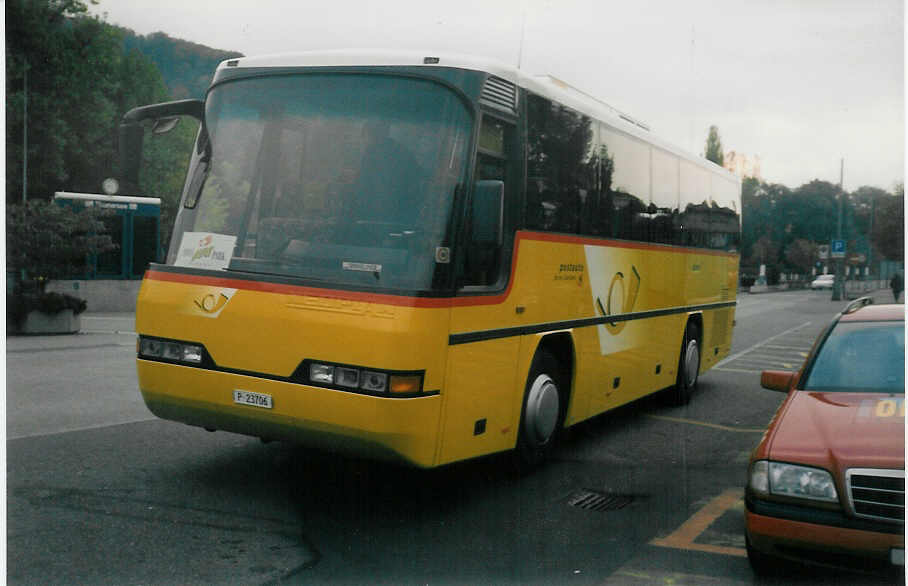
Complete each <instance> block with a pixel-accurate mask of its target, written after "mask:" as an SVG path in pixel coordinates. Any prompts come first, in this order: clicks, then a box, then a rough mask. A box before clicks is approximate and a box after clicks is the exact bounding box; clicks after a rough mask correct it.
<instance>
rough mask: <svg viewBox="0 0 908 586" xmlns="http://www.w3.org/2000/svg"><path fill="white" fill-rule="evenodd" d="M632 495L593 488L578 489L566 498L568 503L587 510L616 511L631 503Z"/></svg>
mask: <svg viewBox="0 0 908 586" xmlns="http://www.w3.org/2000/svg"><path fill="white" fill-rule="evenodd" d="M633 500H634V497H633V496H631V495H627V494H610V493H607V492H597V491H595V490H586V489H584V490H578V491H577V492H575V493H574V494H572V495H571V496H570V498H569V499H568V505H570V506H572V507H577V508H578V509H585V510H587V511H616V510H618V509H623V508H624V507H626V506H627V505H629V504H631V503H632V502H633Z"/></svg>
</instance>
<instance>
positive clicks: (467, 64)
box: [218, 49, 740, 183]
mask: <svg viewBox="0 0 908 586" xmlns="http://www.w3.org/2000/svg"><path fill="white" fill-rule="evenodd" d="M379 66H384V67H392V66H407V67H415V66H423V67H451V68H457V69H468V70H473V71H483V72H486V73H490V74H492V75H494V76H496V77H500V78H501V79H504V80H506V81H508V82H511V83H513V84H515V85H517V86H519V87H522V88H524V89H527V90H529V91H531V92H533V93H535V94H538V95H541V96H543V97H546V98H549V99H552V100H555V101H557V102H559V103H561V104H564V105H565V106H569V107H571V108H574V109H575V110H577V111H579V112H582V113H584V114H586V115H588V116H591V117H593V118H596V119H597V120H600V121H602V122H606V123H608V124H609V125H611V126H612V127H614V128H615V129H616V130H620V131H622V132H624V133H626V134H629V135H631V136H633V137H635V138H638V139H640V140H642V141H644V142H647V143H651V144H653V145H654V146H658V147H660V148H662V149H664V150H666V151H669V152H671V153H673V154H675V155H678V156H680V157H682V158H684V159H685V160H688V161H690V162H692V163H694V164H696V165H697V166H700V167H704V168H707V169H709V170H710V171H712V172H713V173H716V174H719V175H723V176H725V178H726V179H729V180H732V181H735V182H737V183H740V178H738V177H737V176H736V175H734V174H733V173H731V172H730V171H728V170H727V169H724V168H723V167H720V166H719V165H716V164H715V163H713V162H711V161H708V160H706V159H705V158H703V157H698V156H696V155H693V154H691V153H689V152H688V151H686V150H685V149H682V148H680V147H678V146H676V145H673V144H672V143H670V142H668V141H666V140H664V139H662V138H660V137H659V136H657V135H655V134H652V133H651V132H650V129H649V127H648V126H647V125H645V124H643V123H641V122H639V121H637V120H635V119H634V118H632V117H631V116H629V115H628V114H626V113H624V112H622V111H620V110H618V109H617V108H615V107H613V106H611V105H609V104H608V103H606V102H604V101H602V100H600V99H598V98H596V97H594V96H592V95H590V94H588V93H586V92H584V91H582V90H580V89H577V88H575V87H573V86H571V85H570V84H568V83H566V82H564V81H562V80H560V79H558V78H556V77H553V76H551V75H531V74H528V73H527V72H525V71H523V70H521V69H518V68H517V67H515V66H513V65H508V64H505V63H502V62H501V61H497V60H495V59H491V58H487V57H481V56H476V55H466V54H457V53H435V52H431V51H423V52H418V51H394V50H383V49H375V50H366V49H349V50H334V51H307V52H302V53H284V54H276V55H262V56H257V57H238V58H234V59H228V60H226V61H223V62H221V63H220V65H219V66H218V69H219V70H220V69H223V68H228V67H229V68H260V67H379Z"/></svg>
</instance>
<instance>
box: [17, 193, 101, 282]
mask: <svg viewBox="0 0 908 586" xmlns="http://www.w3.org/2000/svg"><path fill="white" fill-rule="evenodd" d="M109 213H110V212H109V211H106V210H100V209H95V208H85V209H81V210H80V209H73V208H70V207H64V206H61V205H58V204H56V203H54V202H50V201H43V200H33V201H29V202H27V203H24V204H15V205H7V207H6V268H7V271H14V272H15V274H16V275H23V276H24V279H23V281H22V282H20V283H17V291H16V293H20V292H24V291H22V288H23V287H24V286H25V285H26V284H34V285H35V288H36V289H37V291H44V287H45V286H46V285H47V282H48V281H51V280H53V279H63V278H67V277H72V276H74V275H80V274H81V275H84V274H85V273H87V272H88V259H89V255H92V254H93V255H98V254H101V253H104V252H107V251H108V250H114V249H116V248H117V246H116V245H115V244H113V242H112V241H111V238H110V236H109V235H108V234H106V233H105V232H106V227H105V225H104V221H103V218H104V217H105V216H106V215H108V214H109Z"/></svg>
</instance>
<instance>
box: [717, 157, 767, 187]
mask: <svg viewBox="0 0 908 586" xmlns="http://www.w3.org/2000/svg"><path fill="white" fill-rule="evenodd" d="M724 160H725V164H724V165H723V167H725V168H726V169H728V170H729V171H731V172H732V173H734V174H735V175H737V176H738V177H741V178H742V179H743V178H744V177H753V178H755V179H759V180H760V181H762V180H763V175H762V174H761V173H760V157H759V155H753V156H752V157H749V156H747V155H745V154H743V153H737V152H735V151H728V152H727V153H725V159H724Z"/></svg>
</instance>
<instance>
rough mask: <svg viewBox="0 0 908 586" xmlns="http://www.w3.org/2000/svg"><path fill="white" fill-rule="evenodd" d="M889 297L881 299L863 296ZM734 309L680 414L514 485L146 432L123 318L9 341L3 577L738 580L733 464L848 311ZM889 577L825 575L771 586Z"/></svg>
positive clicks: (574, 445)
mask: <svg viewBox="0 0 908 586" xmlns="http://www.w3.org/2000/svg"><path fill="white" fill-rule="evenodd" d="M875 296H876V297H878V298H879V299H880V300H881V301H888V299H889V298H890V297H889V294H888V291H881V292H878V293H877V294H875ZM829 297H830V294H829V293H828V292H810V291H798V292H782V293H772V294H766V295H743V296H741V297H740V298H739V305H738V308H737V327H736V329H735V341H734V346H733V350H732V355H731V356H730V357H729V358H728V359H726V360H725V361H723V362H722V363H721V364H720V365H719V366H718V367H717V368H715V369H713V370H712V371H710V372H709V373H707V374H706V375H705V376H703V377H702V378H701V380H700V386H699V388H698V390H697V392H696V393H695V395H694V397H693V399H692V401H691V403H690V404H689V405H687V406H685V407H670V406H667V404H666V401H664V400H663V399H662V398H661V397H659V396H655V397H652V398H649V399H646V400H644V401H642V402H639V403H637V404H634V405H632V406H629V407H625V408H622V409H620V410H617V411H615V412H612V413H609V414H606V415H604V416H601V417H598V418H596V419H594V420H592V421H589V422H585V423H583V424H581V425H579V426H576V427H575V428H573V429H572V430H570V433H569V434H568V435H567V436H566V437H565V438H564V441H563V443H562V444H561V446H560V447H559V449H558V450H557V453H556V454H555V457H554V458H553V459H552V461H551V462H549V463H548V464H547V465H546V466H545V467H544V468H542V469H540V470H538V471H536V472H535V473H533V474H531V475H526V476H518V475H516V474H514V473H513V472H512V471H511V470H510V467H509V466H508V465H507V458H506V457H497V456H496V457H490V458H485V459H480V460H477V461H473V462H467V463H462V464H458V465H455V466H451V467H447V468H443V469H440V470H432V471H419V470H409V469H401V468H398V467H395V466H390V465H387V464H382V463H374V462H368V461H361V460H355V459H340V458H336V457H333V456H330V455H326V454H321V453H316V452H312V451H308V450H305V449H302V448H299V447H294V446H290V445H286V444H281V443H272V444H267V445H266V444H262V443H261V442H259V441H258V440H257V439H254V438H247V437H243V436H238V435H233V434H229V433H224V432H218V433H208V432H205V431H204V430H201V429H197V428H192V427H188V426H184V425H181V424H177V423H171V422H166V421H161V420H157V419H155V418H153V417H152V415H151V414H150V413H149V412H148V411H147V409H146V408H145V407H144V405H143V403H142V401H141V398H140V396H139V394H138V391H137V384H136V378H135V369H134V368H135V367H134V360H135V334H134V333H133V329H134V322H133V320H132V316H129V315H122V314H121V315H98V314H95V315H89V316H86V317H85V318H84V319H83V330H84V331H83V333H82V334H79V335H74V336H47V337H13V338H8V339H7V458H8V461H7V490H8V492H7V579H8V582H9V583H10V584H36V583H41V584H118V585H119V584H214V583H217V584H276V583H281V584H284V583H286V584H297V583H299V584H319V583H338V584H366V583H369V584H374V583H378V584H479V583H482V584H578V585H580V584H609V585H612V584H752V583H757V582H756V580H755V578H754V577H753V575H752V573H751V571H750V568H749V566H748V564H747V560H746V557H745V556H744V536H743V502H742V495H743V487H744V482H745V476H746V470H745V468H746V463H747V458H748V455H749V452H750V450H751V449H752V448H753V447H754V446H755V445H756V443H757V442H758V441H759V438H760V435H761V434H762V432H763V430H764V429H765V427H766V424H767V423H768V421H769V419H770V418H771V417H772V415H773V413H774V412H775V409H776V407H777V406H778V405H779V403H780V402H781V400H782V398H783V396H782V395H781V394H780V393H774V392H772V391H766V390H763V389H761V388H760V387H759V372H760V371H761V370H762V369H764V368H780V369H784V368H788V367H791V368H792V369H794V368H796V367H797V365H798V364H799V362H800V361H801V360H803V357H804V354H805V353H806V352H807V351H808V350H809V348H810V345H811V344H812V342H813V339H814V338H815V337H816V335H817V333H818V332H819V331H820V329H821V328H822V327H823V325H824V324H825V323H827V322H828V320H829V319H830V318H831V317H832V316H833V315H834V314H835V313H836V312H837V311H838V310H839V309H841V307H842V306H843V305H844V304H843V303H841V302H831V301H830V300H829ZM862 581H866V582H870V583H880V582H881V583H885V580H879V579H877V578H874V577H864V576H858V575H854V574H848V573H840V572H835V571H820V570H814V569H807V570H800V571H795V570H792V572H791V573H790V574H789V575H788V576H786V577H785V578H784V579H782V580H780V581H779V582H778V583H800V584H814V583H816V584H834V583H840V584H854V583H856V582H862Z"/></svg>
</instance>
